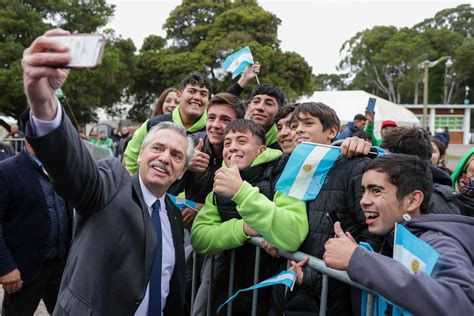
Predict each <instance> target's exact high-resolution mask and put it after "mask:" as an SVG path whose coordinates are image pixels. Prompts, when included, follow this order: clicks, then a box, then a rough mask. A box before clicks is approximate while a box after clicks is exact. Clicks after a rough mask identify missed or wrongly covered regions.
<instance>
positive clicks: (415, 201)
mask: <svg viewBox="0 0 474 316" xmlns="http://www.w3.org/2000/svg"><path fill="white" fill-rule="evenodd" d="M405 198H406V207H405V210H406V211H407V212H409V213H410V215H412V216H413V215H414V216H417V215H420V214H421V210H420V209H421V204H422V203H423V200H424V199H425V196H424V194H423V192H421V191H420V190H416V191H413V192H412V193H411V194H409V195H408V196H406V197H405Z"/></svg>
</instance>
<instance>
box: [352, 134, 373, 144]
mask: <svg viewBox="0 0 474 316" xmlns="http://www.w3.org/2000/svg"><path fill="white" fill-rule="evenodd" d="M352 136H353V137H358V138H360V139H363V140H366V141H368V142H371V141H372V137H371V136H370V135H369V133H367V132H365V131H358V132H357V133H354V134H353V135H352Z"/></svg>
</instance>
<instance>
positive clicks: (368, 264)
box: [324, 154, 474, 315]
mask: <svg viewBox="0 0 474 316" xmlns="http://www.w3.org/2000/svg"><path fill="white" fill-rule="evenodd" d="M431 179H432V176H431V174H430V171H429V168H428V165H427V163H426V161H422V160H421V159H420V158H418V157H415V156H410V155H401V154H393V155H388V156H384V157H378V158H376V159H374V160H373V161H371V162H370V163H369V164H368V165H367V166H366V168H365V169H364V174H363V177H362V191H363V196H362V199H361V201H360V204H361V207H362V209H363V211H364V214H365V217H366V222H367V224H368V227H369V231H370V232H371V233H374V234H377V235H380V236H384V237H385V238H386V240H387V242H388V243H390V242H391V240H392V239H393V229H394V227H395V224H396V223H399V224H403V225H404V226H405V228H407V229H408V230H409V231H410V232H411V233H413V234H414V235H416V236H417V237H418V238H419V239H421V240H423V241H425V242H426V243H428V244H429V245H430V246H432V247H433V248H434V249H435V250H436V251H437V252H438V253H439V255H440V257H439V259H438V260H437V262H436V267H435V269H434V270H433V272H432V273H431V275H430V274H426V273H424V272H421V271H413V270H414V268H412V270H411V271H410V270H409V269H407V266H406V265H404V264H402V263H400V262H398V261H395V260H393V259H391V258H388V257H386V256H383V255H381V254H379V253H376V252H370V251H367V250H366V249H364V248H362V247H359V246H358V245H357V244H356V243H354V241H351V240H350V239H349V238H348V237H347V236H346V235H345V233H344V230H343V229H341V227H340V224H339V223H336V224H335V225H334V230H335V235H336V237H335V238H332V239H330V240H329V241H328V242H327V243H326V252H325V254H324V261H325V262H326V265H327V266H329V267H332V268H336V269H341V270H347V273H348V274H349V277H350V278H351V279H352V280H353V281H355V282H358V283H360V284H362V285H363V286H366V287H367V288H369V289H372V290H374V291H375V292H377V293H379V294H380V295H382V296H383V297H384V298H386V299H387V300H389V301H390V302H391V303H393V304H396V305H398V306H399V307H401V308H403V309H404V310H406V311H407V312H409V313H411V314H413V315H473V314H474V295H473V290H474V285H473V284H474V266H473V262H474V251H473V249H474V241H473V239H472V237H471V236H472V231H474V219H473V218H470V217H467V216H459V215H448V214H442V215H441V214H436V215H435V214H426V215H425V212H426V201H428V200H429V198H430V197H429V196H430V194H431V186H432V180H431ZM381 276H383V277H381ZM381 312H382V313H383V312H384V311H381Z"/></svg>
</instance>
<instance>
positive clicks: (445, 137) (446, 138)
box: [434, 127, 451, 149]
mask: <svg viewBox="0 0 474 316" xmlns="http://www.w3.org/2000/svg"><path fill="white" fill-rule="evenodd" d="M434 137H435V138H437V139H439V140H440V141H441V142H442V143H443V144H444V146H445V147H446V149H447V148H448V146H449V142H450V141H451V135H450V134H449V129H448V127H445V128H444V130H443V129H441V128H438V129H437V130H436V132H435V135H434Z"/></svg>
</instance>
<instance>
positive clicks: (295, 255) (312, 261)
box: [191, 237, 376, 316]
mask: <svg viewBox="0 0 474 316" xmlns="http://www.w3.org/2000/svg"><path fill="white" fill-rule="evenodd" d="M262 240H263V239H262V238H261V237H252V238H251V239H250V240H249V243H251V244H253V245H254V246H256V247H255V252H256V253H255V271H254V284H257V283H258V279H259V273H260V254H261V250H262ZM278 253H279V255H280V256H281V257H284V258H286V259H288V260H293V261H301V260H303V259H305V258H309V260H308V263H307V266H309V267H311V268H312V269H314V270H316V271H318V272H320V273H321V274H322V275H323V279H322V287H321V302H320V306H319V315H320V316H325V315H326V306H327V300H328V286H329V278H333V279H336V280H339V281H341V282H343V283H346V284H348V285H350V286H353V287H356V288H359V289H361V290H364V291H366V292H367V293H368V297H367V308H366V315H367V316H372V315H373V299H374V295H376V293H375V292H373V291H372V290H369V289H367V288H365V287H364V286H362V285H360V284H359V283H356V282H354V281H352V280H351V279H350V278H349V276H348V275H347V273H346V272H345V271H341V270H335V269H331V268H328V267H327V266H326V264H325V263H324V261H323V260H321V259H318V258H316V257H313V256H310V255H308V254H305V253H303V252H299V251H297V252H286V251H283V250H279V251H278ZM196 262H197V254H196V253H194V256H193V279H192V287H191V311H192V310H193V306H194V298H195V295H196V290H197V289H196V285H197V279H196V276H197V263H196ZM234 267H235V249H232V251H231V258H230V274H229V289H228V296H229V297H230V296H231V295H232V294H233V293H234V291H235V290H237V289H234V288H233V284H234V278H235V276H234ZM213 274H214V256H212V258H211V267H210V274H209V284H210V286H209V288H208V296H207V316H210V315H211V314H212V311H211V306H212V303H211V302H212V286H211V284H212V283H213V277H214V276H213ZM257 299H258V290H254V291H253V297H252V314H251V315H252V316H255V315H257ZM230 315H232V302H229V303H228V308H227V316H230Z"/></svg>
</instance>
